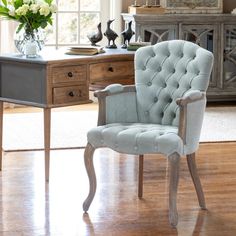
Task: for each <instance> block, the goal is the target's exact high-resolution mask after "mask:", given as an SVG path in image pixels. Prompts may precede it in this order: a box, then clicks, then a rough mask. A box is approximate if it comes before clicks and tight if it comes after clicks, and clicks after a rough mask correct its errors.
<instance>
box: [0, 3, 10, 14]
mask: <svg viewBox="0 0 236 236" xmlns="http://www.w3.org/2000/svg"><path fill="white" fill-rule="evenodd" d="M8 12H9V9H8V8H6V7H4V6H1V5H0V15H1V13H7V14H8Z"/></svg>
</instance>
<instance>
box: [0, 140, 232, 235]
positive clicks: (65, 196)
mask: <svg viewBox="0 0 236 236" xmlns="http://www.w3.org/2000/svg"><path fill="white" fill-rule="evenodd" d="M83 151H84V150H66V151H65V150H61V151H52V152H51V165H50V168H51V171H50V175H51V176H50V183H49V184H45V182H44V154H43V152H41V151H35V152H15V153H14V152H12V153H5V154H4V155H3V171H2V172H0V235H1V236H2V235H3V236H15V235H16V236H18V235H20V236H21V235H24V236H34V235H36V236H39V235H53V236H54V235H55V236H64V235H65V236H75V235H76V236H77V235H78V236H81V235H82V236H87V235H102V236H103V235H104V236H107V235H108V236H110V235H111V236H113V235H119V236H120V235H122V236H132V235H135V236H136V235H138V236H141V235H142V236H143V235H155V236H156V235H181V236H182V235H183V236H185V235H186V236H188V235H204V236H205V235H207V236H208V235H210V236H211V235H214V236H215V235H216V236H217V235H219V236H222V235H230V236H232V235H236V158H235V152H236V143H233V142H232V143H208V144H201V145H200V148H199V151H198V152H197V154H196V163H197V166H198V171H199V176H200V178H201V182H202V187H203V190H204V193H205V198H206V206H207V209H208V210H205V211H204V210H201V209H200V208H199V205H198V201H197V196H196V192H195V189H194V186H193V183H192V180H191V176H190V174H189V171H188V167H187V162H186V159H185V158H184V157H182V158H181V163H180V179H179V189H178V212H179V223H178V227H177V229H173V228H171V227H170V225H169V221H168V182H167V175H166V168H167V160H166V158H165V157H164V156H161V155H148V156H145V157H144V179H143V182H144V186H143V199H141V200H140V199H139V198H138V196H137V187H138V184H137V183H138V174H137V171H138V158H137V157H134V156H130V155H124V154H122V155H120V154H118V153H115V152H113V151H111V150H108V149H100V150H97V151H96V152H95V155H94V166H95V170H96V173H97V192H96V195H95V198H94V201H93V202H92V204H91V207H90V209H89V211H88V214H84V213H83V210H82V203H83V201H84V199H85V198H86V196H87V194H88V178H87V175H86V171H85V168H84V163H83Z"/></svg>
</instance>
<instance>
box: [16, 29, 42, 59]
mask: <svg viewBox="0 0 236 236" xmlns="http://www.w3.org/2000/svg"><path fill="white" fill-rule="evenodd" d="M44 39H45V37H44V33H43V31H42V30H41V29H37V30H33V31H29V30H26V29H25V28H22V29H21V30H20V31H19V32H17V31H16V32H15V34H14V42H15V46H16V48H17V50H18V51H19V52H20V53H21V54H22V55H25V56H27V57H37V56H38V53H39V52H40V51H41V50H42V48H43V47H44Z"/></svg>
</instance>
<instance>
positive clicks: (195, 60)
mask: <svg viewBox="0 0 236 236" xmlns="http://www.w3.org/2000/svg"><path fill="white" fill-rule="evenodd" d="M212 63H213V56H212V53H211V52H209V51H207V50H206V49H203V48H202V47H200V46H198V45H197V44H194V43H191V42H188V41H183V40H171V41H164V42H160V43H157V44H155V45H152V46H147V47H143V48H140V49H138V50H137V51H136V53H135V84H136V90H137V111H138V116H139V121H140V122H144V123H155V124H164V125H174V126H178V121H179V108H178V106H177V104H176V102H175V101H176V99H177V98H180V97H182V96H183V95H184V94H185V93H186V92H187V91H189V90H200V91H206V90H207V87H208V84H209V79H210V74H211V69H212Z"/></svg>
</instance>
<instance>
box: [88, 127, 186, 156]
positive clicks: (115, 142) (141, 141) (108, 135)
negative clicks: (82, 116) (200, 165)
mask: <svg viewBox="0 0 236 236" xmlns="http://www.w3.org/2000/svg"><path fill="white" fill-rule="evenodd" d="M87 138H88V142H89V143H90V144H91V145H92V146H93V147H95V148H99V147H109V148H111V149H113V150H115V151H117V152H122V153H127V154H138V155H140V154H147V153H162V154H165V155H170V154H172V153H174V152H177V153H179V154H180V155H182V153H183V141H182V139H181V138H180V137H179V136H178V128H177V127H175V126H165V125H158V124H142V123H132V124H129V123H112V124H107V125H103V126H98V127H96V128H93V129H91V130H90V131H89V132H88V134H87Z"/></svg>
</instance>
